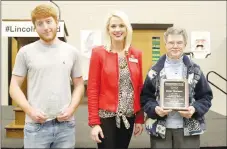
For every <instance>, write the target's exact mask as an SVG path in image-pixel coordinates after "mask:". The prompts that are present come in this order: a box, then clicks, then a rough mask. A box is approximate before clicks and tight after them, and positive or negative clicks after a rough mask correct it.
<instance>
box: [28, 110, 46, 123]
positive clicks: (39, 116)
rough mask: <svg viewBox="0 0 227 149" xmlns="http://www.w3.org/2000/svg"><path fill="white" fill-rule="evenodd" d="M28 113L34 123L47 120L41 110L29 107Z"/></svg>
mask: <svg viewBox="0 0 227 149" xmlns="http://www.w3.org/2000/svg"><path fill="white" fill-rule="evenodd" d="M28 115H29V116H30V118H31V119H32V120H33V121H35V122H36V123H44V122H45V121H46V120H47V116H46V115H45V114H44V113H43V112H41V111H38V110H36V109H34V108H32V109H31V111H30V112H29V113H28Z"/></svg>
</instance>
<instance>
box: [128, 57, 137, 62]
mask: <svg viewBox="0 0 227 149" xmlns="http://www.w3.org/2000/svg"><path fill="white" fill-rule="evenodd" d="M129 61H130V62H133V63H138V59H136V58H131V57H130V58H129Z"/></svg>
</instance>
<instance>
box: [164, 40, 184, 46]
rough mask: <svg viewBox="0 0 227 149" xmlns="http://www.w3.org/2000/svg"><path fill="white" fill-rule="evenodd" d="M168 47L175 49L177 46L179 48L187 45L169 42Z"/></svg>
mask: <svg viewBox="0 0 227 149" xmlns="http://www.w3.org/2000/svg"><path fill="white" fill-rule="evenodd" d="M166 44H167V46H168V47H174V46H175V44H176V45H177V47H182V46H184V45H185V43H184V42H183V41H178V42H172V41H171V42H167V43H166Z"/></svg>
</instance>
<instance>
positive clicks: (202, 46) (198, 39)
mask: <svg viewBox="0 0 227 149" xmlns="http://www.w3.org/2000/svg"><path fill="white" fill-rule="evenodd" d="M191 52H192V53H193V58H197V59H203V58H207V57H208V55H210V54H211V51H210V32H203V31H194V32H191Z"/></svg>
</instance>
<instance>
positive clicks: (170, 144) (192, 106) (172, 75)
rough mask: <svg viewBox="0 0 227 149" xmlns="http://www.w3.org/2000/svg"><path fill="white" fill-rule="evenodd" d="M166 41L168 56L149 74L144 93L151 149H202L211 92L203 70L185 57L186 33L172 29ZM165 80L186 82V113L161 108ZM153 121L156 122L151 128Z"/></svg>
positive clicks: (144, 107)
mask: <svg viewBox="0 0 227 149" xmlns="http://www.w3.org/2000/svg"><path fill="white" fill-rule="evenodd" d="M164 39H165V44H166V49H167V54H166V55H164V56H162V57H161V58H160V59H159V61H158V62H157V63H156V64H155V65H154V66H153V67H152V68H151V70H150V71H149V72H148V75H147V77H146V80H145V83H144V86H143V89H142V93H141V106H142V107H143V109H144V111H145V112H146V114H147V117H148V120H147V121H146V129H147V130H148V131H149V133H150V136H151V147H152V148H200V137H199V135H200V134H202V133H203V132H204V130H205V121H204V115H205V113H206V112H207V111H208V110H209V108H210V107H211V100H212V98H213V95H212V91H211V88H210V86H209V84H208V82H207V81H206V79H205V77H204V75H203V73H202V71H201V69H200V67H199V66H198V65H197V64H195V63H193V62H192V61H191V60H190V59H189V58H188V57H187V56H186V55H184V54H183V51H184V49H185V47H186V44H187V33H186V31H185V30H184V29H180V28H175V27H171V28H169V29H168V30H167V31H166V32H165V34H164ZM162 79H167V80H168V79H170V80H171V79H187V82H188V84H189V85H188V88H189V93H188V96H189V106H188V107H187V109H186V111H180V110H179V111H176V110H171V109H163V108H162V107H161V106H160V93H161V92H160V83H161V81H162ZM172 95H173V94H172ZM179 95H180V94H179ZM175 99H176V98H173V99H172V100H175ZM151 119H155V120H156V121H155V122H154V123H153V124H152V120H151Z"/></svg>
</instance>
